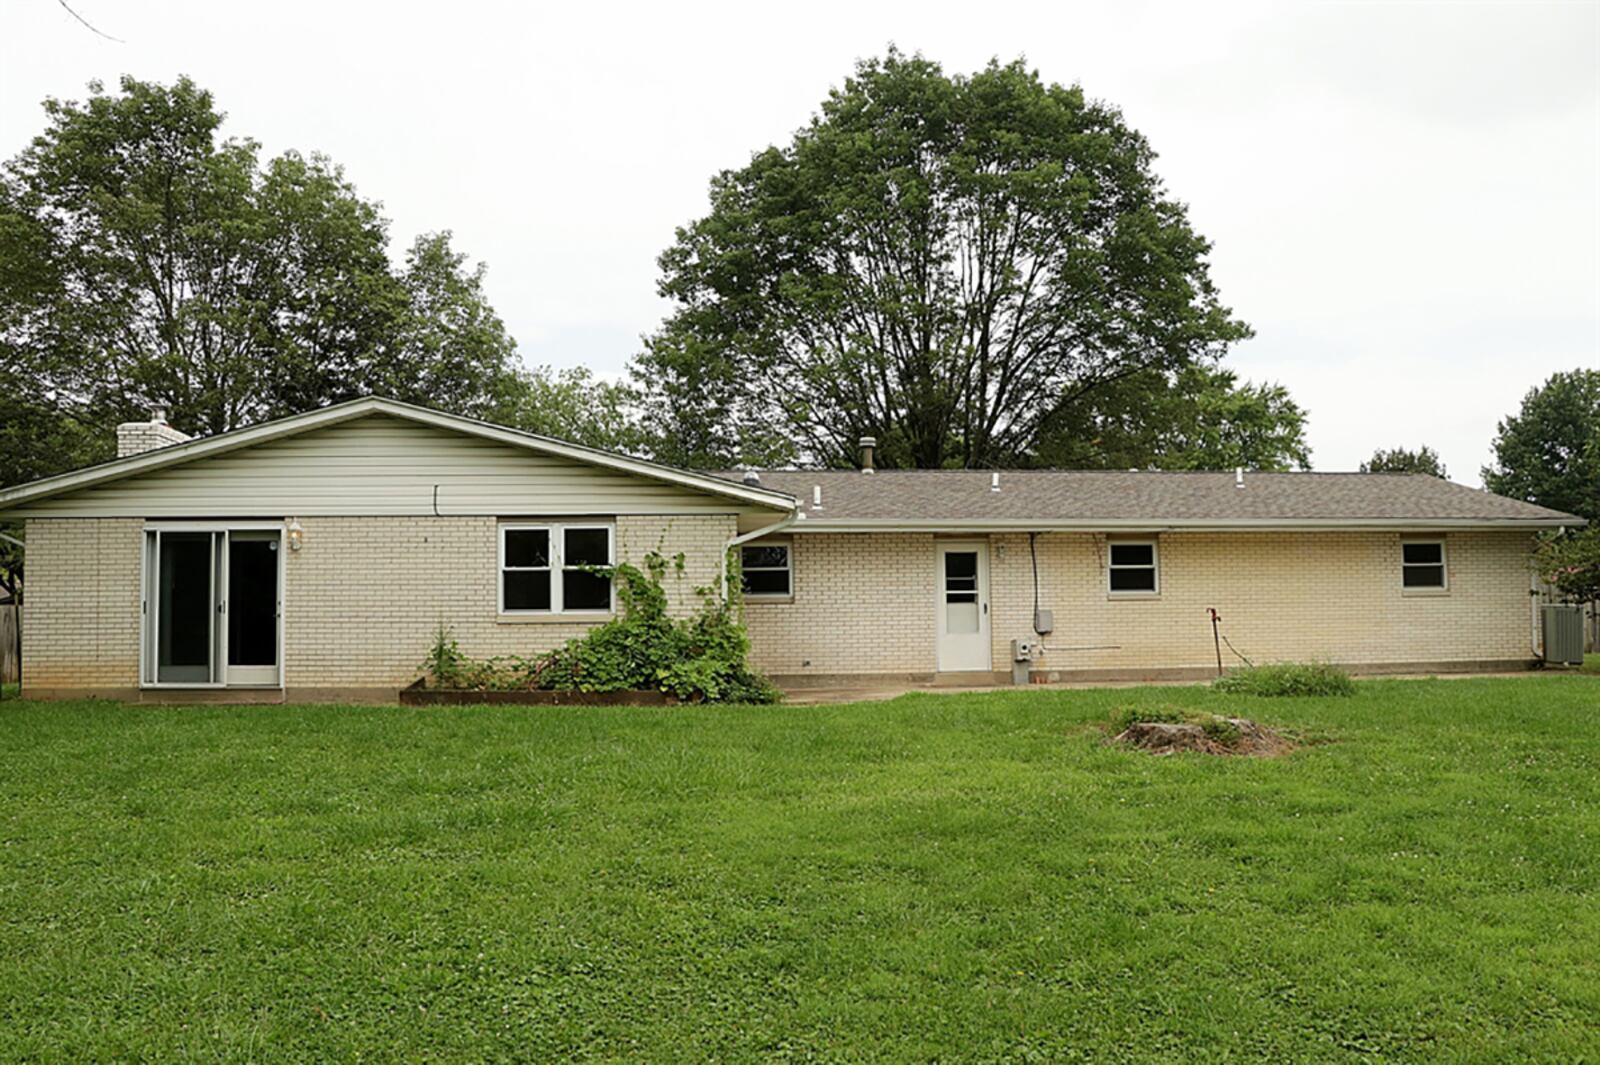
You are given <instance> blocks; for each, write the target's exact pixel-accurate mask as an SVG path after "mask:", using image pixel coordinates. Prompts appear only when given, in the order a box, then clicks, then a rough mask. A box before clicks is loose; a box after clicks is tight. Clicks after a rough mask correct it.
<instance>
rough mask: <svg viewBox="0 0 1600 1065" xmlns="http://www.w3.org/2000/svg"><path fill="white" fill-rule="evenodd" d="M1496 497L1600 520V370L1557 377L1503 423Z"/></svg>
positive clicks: (1494, 477)
mask: <svg viewBox="0 0 1600 1065" xmlns="http://www.w3.org/2000/svg"><path fill="white" fill-rule="evenodd" d="M1483 483H1484V485H1485V486H1487V487H1488V489H1489V490H1490V491H1491V492H1497V493H1499V494H1500V495H1506V496H1511V497H1513V498H1516V499H1526V500H1528V501H1529V502H1530V503H1538V504H1539V505H1540V506H1545V507H1553V508H1555V509H1556V510H1565V511H1568V512H1569V513H1572V514H1578V515H1580V516H1582V517H1585V518H1588V519H1589V520H1590V521H1600V370H1573V371H1571V372H1570V373H1557V374H1554V375H1552V376H1551V377H1550V379H1549V380H1547V381H1545V383H1544V384H1542V385H1540V386H1539V387H1537V388H1534V389H1531V390H1530V391H1529V392H1528V394H1527V395H1526V396H1524V397H1523V400H1522V408H1521V410H1519V411H1518V412H1517V413H1516V414H1513V415H1510V416H1509V417H1507V418H1505V419H1504V420H1503V421H1501V422H1500V425H1499V431H1498V432H1497V433H1496V435H1495V439H1494V463H1493V464H1492V465H1490V466H1486V467H1485V468H1484V470H1483Z"/></svg>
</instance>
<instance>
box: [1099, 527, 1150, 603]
mask: <svg viewBox="0 0 1600 1065" xmlns="http://www.w3.org/2000/svg"><path fill="white" fill-rule="evenodd" d="M1106 548H1107V553H1106V591H1107V592H1109V593H1110V594H1111V595H1157V594H1159V593H1160V591H1161V575H1160V572H1159V570H1160V565H1159V561H1160V560H1159V558H1158V556H1157V553H1156V542H1155V541H1154V540H1113V541H1111V542H1110V543H1109V544H1107V545H1106Z"/></svg>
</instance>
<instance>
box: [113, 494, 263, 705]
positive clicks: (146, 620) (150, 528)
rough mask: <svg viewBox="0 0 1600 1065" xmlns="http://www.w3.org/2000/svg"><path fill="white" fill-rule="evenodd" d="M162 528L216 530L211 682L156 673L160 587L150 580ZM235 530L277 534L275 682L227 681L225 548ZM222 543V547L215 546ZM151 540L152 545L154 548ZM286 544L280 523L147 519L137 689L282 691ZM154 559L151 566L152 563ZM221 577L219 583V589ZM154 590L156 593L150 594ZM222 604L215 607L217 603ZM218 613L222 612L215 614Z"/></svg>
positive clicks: (228, 595) (143, 536) (141, 548)
mask: <svg viewBox="0 0 1600 1065" xmlns="http://www.w3.org/2000/svg"><path fill="white" fill-rule="evenodd" d="M164 532H188V533H211V534H213V535H215V534H217V533H220V534H222V535H221V540H220V541H214V546H213V552H214V554H213V558H212V563H211V582H212V587H211V626H212V629H211V632H212V637H211V643H210V646H211V655H212V659H213V661H212V667H211V668H212V674H211V675H212V678H213V679H212V680H209V681H163V680H159V679H158V677H159V676H160V665H159V661H160V649H159V647H158V645H157V644H156V642H155V641H157V640H159V638H160V620H159V618H158V617H157V612H158V611H159V610H160V599H159V595H158V594H155V593H159V591H160V589H159V588H157V587H156V586H155V584H154V578H155V577H156V575H157V573H158V572H159V569H160V565H161V560H160V536H159V535H156V534H160V533H164ZM236 532H255V533H259V532H275V533H277V544H278V550H277V555H278V601H277V603H276V610H277V634H276V639H277V659H278V662H277V665H278V676H277V681H276V683H267V684H259V683H255V684H230V683H229V681H228V619H227V602H228V599H229V598H231V596H232V591H231V589H230V588H229V587H228V584H229V574H228V546H229V540H230V534H231V533H236ZM218 543H220V546H215V545H216V544H218ZM152 544H154V545H155V549H154V550H153V551H152ZM287 548H288V544H287V542H286V538H285V536H284V526H283V522H281V521H146V522H145V523H144V530H143V532H142V533H141V534H140V544H139V686H140V687H141V688H167V689H183V688H188V689H219V688H256V689H263V688H265V689H274V688H276V689H282V688H283V684H284V663H283V658H284V653H283V651H284V625H283V621H284V614H285V610H284V598H285V592H286V589H285V587H284V578H285V576H286V575H287V570H286V568H285V562H286V560H285V557H284V556H285V554H286V553H287ZM152 561H153V562H154V564H153V565H152ZM219 581H220V587H219ZM153 594H155V597H154V598H152V596H153ZM219 601H220V602H221V603H222V609H221V610H220V611H219V610H218V607H217V604H218V602H219ZM219 615H220V616H219Z"/></svg>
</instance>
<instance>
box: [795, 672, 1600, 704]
mask: <svg viewBox="0 0 1600 1065" xmlns="http://www.w3.org/2000/svg"><path fill="white" fill-rule="evenodd" d="M1552 674H1560V675H1562V676H1567V675H1571V676H1578V675H1579V670H1577V669H1524V670H1517V671H1516V672H1514V673H1378V674H1373V675H1371V676H1362V675H1361V674H1359V673H1358V674H1355V678H1356V679H1357V680H1474V679H1479V678H1483V677H1538V676H1550V675H1552ZM1210 683H1211V682H1210V681H1209V680H1160V681H1156V680H1119V681H1103V680H1102V681H1087V680H1086V681H1058V682H1056V683H1054V684H1028V685H1011V684H984V685H976V686H970V687H957V686H955V685H949V684H911V683H905V682H894V683H891V682H884V683H878V684H860V685H852V686H848V687H836V688H787V689H785V690H784V697H785V698H784V701H785V702H787V703H788V704H789V705H791V706H831V705H834V704H837V703H878V702H884V701H886V700H889V699H897V698H899V697H900V696H902V695H909V694H910V693H912V692H921V693H925V694H928V695H971V694H973V693H975V692H1004V691H1079V690H1084V689H1089V688H1193V687H1198V686H1201V685H1205V684H1210Z"/></svg>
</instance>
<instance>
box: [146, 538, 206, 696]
mask: <svg viewBox="0 0 1600 1065" xmlns="http://www.w3.org/2000/svg"><path fill="white" fill-rule="evenodd" d="M216 542H217V536H216V535H215V534H213V533H209V532H163V533H160V534H159V536H158V539H157V545H156V634H155V635H156V655H155V658H156V680H157V681H160V682H161V683H163V684H209V683H211V681H212V680H213V679H214V673H213V669H212V665H213V663H214V662H215V660H216V658H215V651H216V643H217V633H216V630H215V629H214V627H213V626H214V625H215V622H216V617H217V599H216V569H217V562H218V558H217V549H216Z"/></svg>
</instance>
